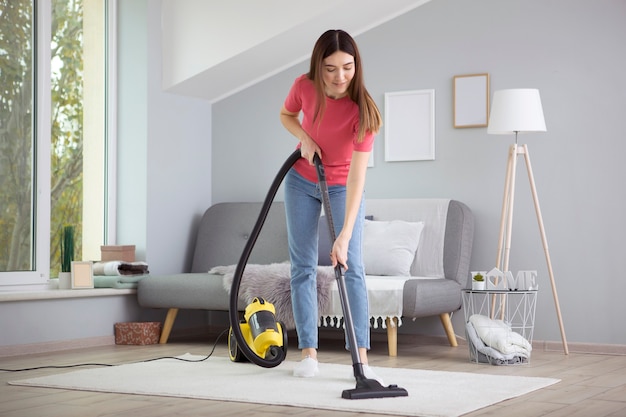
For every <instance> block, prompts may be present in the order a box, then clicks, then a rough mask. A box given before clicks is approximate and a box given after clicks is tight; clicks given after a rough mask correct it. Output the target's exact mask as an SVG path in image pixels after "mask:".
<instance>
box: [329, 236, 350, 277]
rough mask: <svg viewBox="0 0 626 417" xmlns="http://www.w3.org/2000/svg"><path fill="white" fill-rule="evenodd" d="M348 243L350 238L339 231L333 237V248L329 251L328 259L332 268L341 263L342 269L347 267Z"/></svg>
mask: <svg viewBox="0 0 626 417" xmlns="http://www.w3.org/2000/svg"><path fill="white" fill-rule="evenodd" d="M349 244H350V238H346V237H345V236H343V235H342V234H341V233H339V236H337V238H336V239H335V243H333V248H332V249H331V251H330V261H331V263H332V265H333V268H334V267H336V266H337V264H339V265H341V266H342V267H343V269H344V270H347V269H348V245H349Z"/></svg>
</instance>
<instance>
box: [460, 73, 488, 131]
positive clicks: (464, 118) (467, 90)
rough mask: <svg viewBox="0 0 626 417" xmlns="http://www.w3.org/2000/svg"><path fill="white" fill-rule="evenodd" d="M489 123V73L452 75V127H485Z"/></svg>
mask: <svg viewBox="0 0 626 417" xmlns="http://www.w3.org/2000/svg"><path fill="white" fill-rule="evenodd" d="M488 123H489V74H487V73H484V74H468V75H456V76H455V77H454V127H455V128H467V127H487V124H488Z"/></svg>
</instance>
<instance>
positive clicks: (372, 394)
mask: <svg viewBox="0 0 626 417" xmlns="http://www.w3.org/2000/svg"><path fill="white" fill-rule="evenodd" d="M408 395H409V393H408V392H407V390H405V389H404V388H400V387H399V386H397V385H389V386H388V387H383V386H382V385H381V384H380V382H378V381H376V380H375V379H365V378H357V381H356V388H353V389H346V390H343V392H342V393H341V398H345V399H347V400H362V399H367V398H391V397H408Z"/></svg>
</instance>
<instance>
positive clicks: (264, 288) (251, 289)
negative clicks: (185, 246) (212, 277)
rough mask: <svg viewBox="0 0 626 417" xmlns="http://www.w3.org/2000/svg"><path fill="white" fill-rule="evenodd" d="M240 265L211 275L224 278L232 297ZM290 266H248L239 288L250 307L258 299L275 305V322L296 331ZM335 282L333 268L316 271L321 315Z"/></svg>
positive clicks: (326, 267)
mask: <svg viewBox="0 0 626 417" xmlns="http://www.w3.org/2000/svg"><path fill="white" fill-rule="evenodd" d="M236 267H237V265H228V266H216V267H215V268H212V269H211V270H210V271H209V273H210V274H220V275H224V289H226V291H228V292H229V293H230V289H231V286H232V282H233V276H234V275H235V269H236ZM290 280H291V264H290V263H288V262H283V263H275V264H269V265H258V264H248V265H246V268H245V269H244V271H243V276H242V277H241V284H240V287H239V299H240V300H242V301H244V302H245V303H246V304H250V303H251V302H252V301H253V300H254V298H255V297H261V298H263V299H265V300H266V301H269V302H270V303H272V304H274V307H275V308H276V319H277V320H279V321H281V322H283V324H284V325H285V327H286V328H287V329H290V330H291V329H295V328H296V324H295V322H294V319H293V310H292V307H291V284H290ZM334 280H335V272H334V270H333V267H332V266H318V268H317V304H318V311H326V309H327V308H328V304H329V303H330V291H331V285H333V281H334Z"/></svg>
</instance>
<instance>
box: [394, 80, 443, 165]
mask: <svg viewBox="0 0 626 417" xmlns="http://www.w3.org/2000/svg"><path fill="white" fill-rule="evenodd" d="M384 129H385V161H387V162H392V161H432V160H434V159H435V90H434V89H429V90H414V91H400V92H392V93H385V121H384Z"/></svg>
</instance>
